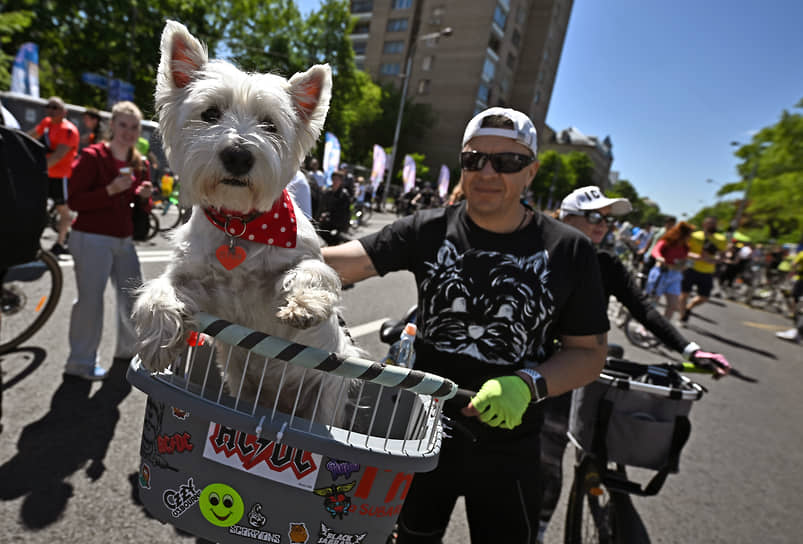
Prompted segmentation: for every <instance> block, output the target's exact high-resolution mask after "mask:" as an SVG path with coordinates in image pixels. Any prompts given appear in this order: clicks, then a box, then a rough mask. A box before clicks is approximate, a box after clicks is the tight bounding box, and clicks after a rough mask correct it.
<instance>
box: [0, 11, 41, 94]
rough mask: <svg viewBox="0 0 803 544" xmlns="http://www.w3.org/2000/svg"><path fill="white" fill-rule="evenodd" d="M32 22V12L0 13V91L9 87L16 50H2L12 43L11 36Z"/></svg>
mask: <svg viewBox="0 0 803 544" xmlns="http://www.w3.org/2000/svg"><path fill="white" fill-rule="evenodd" d="M31 21H33V12H32V11H25V10H22V11H10V12H7V13H0V46H1V47H2V48H0V89H8V88H10V87H11V69H10V68H11V63H12V62H13V61H14V55H16V53H17V52H16V50H14V49H9V51H8V53H6V52H5V51H4V50H5V49H6V47H7V46H9V44H11V43H12V36H13V35H14V34H18V33H21V32H22V31H23V30H25V29H26V28H28V26H30V24H31Z"/></svg>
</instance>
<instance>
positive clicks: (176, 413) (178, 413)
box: [172, 406, 190, 421]
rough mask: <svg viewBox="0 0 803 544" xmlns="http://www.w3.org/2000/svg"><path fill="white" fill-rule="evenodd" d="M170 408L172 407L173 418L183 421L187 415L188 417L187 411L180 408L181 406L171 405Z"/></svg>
mask: <svg viewBox="0 0 803 544" xmlns="http://www.w3.org/2000/svg"><path fill="white" fill-rule="evenodd" d="M172 408H173V417H174V418H176V419H180V420H181V421H184V420H186V419H187V418H188V417H190V413H189V411H187V410H182V409H181V408H176V407H175V406H173V407H172Z"/></svg>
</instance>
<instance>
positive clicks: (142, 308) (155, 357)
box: [132, 279, 185, 372]
mask: <svg viewBox="0 0 803 544" xmlns="http://www.w3.org/2000/svg"><path fill="white" fill-rule="evenodd" d="M159 283H160V280H159V279H157V280H154V281H153V282H149V283H148V284H146V285H145V287H144V288H143V290H142V291H141V292H140V295H139V297H138V298H137V301H136V303H135V304H134V311H133V313H132V318H133V320H134V327H135V329H136V331H137V339H138V342H137V352H138V353H139V356H140V358H141V359H142V364H143V365H144V366H145V368H147V369H148V370H150V371H151V372H159V371H162V370H164V369H166V368H167V367H168V366H170V364H171V363H172V362H173V361H175V360H176V358H177V357H178V356H179V355H180V354H181V350H182V349H183V347H184V337H185V328H184V319H183V314H184V312H183V311H182V310H183V305H182V304H181V303H180V302H179V301H178V299H177V298H176V297H175V296H168V293H169V292H168V291H165V290H163V289H160V288H159V287H163V286H160V285H159Z"/></svg>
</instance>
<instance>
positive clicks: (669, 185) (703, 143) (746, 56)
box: [297, 0, 803, 216]
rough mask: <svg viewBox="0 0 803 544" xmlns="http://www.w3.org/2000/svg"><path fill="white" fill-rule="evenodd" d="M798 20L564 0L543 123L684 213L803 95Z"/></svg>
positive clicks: (800, 8) (728, 2)
mask: <svg viewBox="0 0 803 544" xmlns="http://www.w3.org/2000/svg"><path fill="white" fill-rule="evenodd" d="M297 4H298V5H299V7H300V9H301V11H302V13H306V12H308V11H309V10H310V9H312V8H315V7H317V6H318V4H319V2H318V0H299V1H297ZM801 21H803V1H801V0H788V1H780V0H754V1H748V0H674V1H672V2H666V1H661V0H607V1H602V0H575V2H574V7H573V9H572V15H571V19H570V21H569V29H568V33H567V35H566V42H565V43H564V48H563V55H562V57H561V61H560V66H559V69H558V75H557V80H556V82H555V88H554V91H553V94H552V101H551V103H550V107H549V113H548V114H547V123H548V124H549V125H550V126H552V127H553V128H554V129H556V130H560V129H563V128H566V127H568V126H574V127H577V128H578V129H580V131H582V132H584V133H585V134H587V135H593V136H598V137H600V138H604V137H605V136H606V135H610V137H611V140H612V141H613V146H614V147H613V153H614V162H613V165H612V169H613V170H617V171H619V172H620V176H621V178H624V179H628V180H630V181H631V182H632V183H633V185H634V186H635V187H636V190H637V191H638V192H639V194H641V195H642V196H647V197H649V198H651V199H652V200H654V201H655V202H657V203H658V204H659V205H660V207H661V210H662V211H663V212H665V213H672V214H675V215H678V216H680V215H681V214H682V213H684V212H686V213H689V214H693V213H695V212H696V211H697V210H698V209H700V208H701V207H702V206H703V205H707V204H713V203H714V202H715V201H716V197H715V193H716V190H717V185H718V184H722V183H726V182H730V181H736V180H737V175H738V174H737V172H736V164H737V162H738V161H737V160H736V158H735V157H734V156H733V149H734V148H732V147H731V146H730V142H731V141H733V140H736V141H741V142H747V141H749V139H750V137H751V136H752V134H753V133H754V132H755V131H756V130H758V129H760V128H762V127H765V126H767V125H770V124H773V123H774V122H775V121H777V120H778V118H779V116H780V114H781V111H782V110H783V109H785V108H786V109H791V108H792V107H793V106H794V104H796V103H797V102H798V101H799V100H800V99H802V98H803V32H801V31H800V23H801ZM706 179H713V180H714V183H706Z"/></svg>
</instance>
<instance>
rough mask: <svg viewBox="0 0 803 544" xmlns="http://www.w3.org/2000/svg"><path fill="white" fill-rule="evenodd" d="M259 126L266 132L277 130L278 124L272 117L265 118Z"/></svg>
mask: <svg viewBox="0 0 803 544" xmlns="http://www.w3.org/2000/svg"><path fill="white" fill-rule="evenodd" d="M259 128H261V129H262V130H264V131H265V132H271V133H274V132H276V130H277V129H276V125H274V124H273V121H271V120H270V119H263V120H262V122H261V123H260V124H259Z"/></svg>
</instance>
